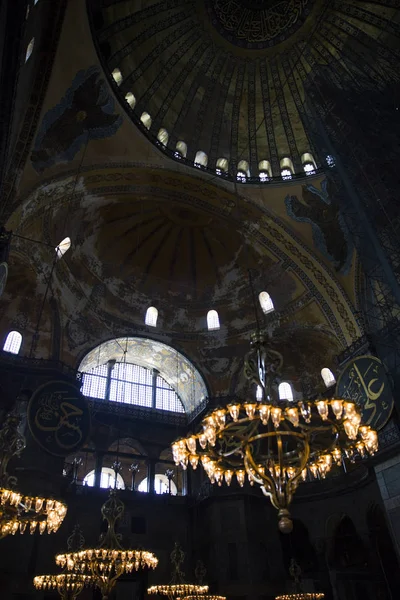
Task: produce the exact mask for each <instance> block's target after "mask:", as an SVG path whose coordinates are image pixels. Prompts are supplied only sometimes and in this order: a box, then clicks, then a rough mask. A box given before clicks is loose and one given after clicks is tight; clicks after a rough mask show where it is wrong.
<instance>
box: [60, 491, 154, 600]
mask: <svg viewBox="0 0 400 600" xmlns="http://www.w3.org/2000/svg"><path fill="white" fill-rule="evenodd" d="M123 513H124V503H123V502H122V501H121V500H120V498H119V497H118V496H117V492H116V490H110V495H109V498H108V500H107V501H106V502H105V503H104V504H103V506H102V507H101V514H102V516H103V519H105V520H106V521H107V524H108V525H107V531H106V533H105V535H104V536H103V537H102V538H101V541H100V544H99V546H98V547H97V548H88V549H86V550H79V551H78V552H68V553H66V554H58V555H57V556H56V564H57V565H58V566H60V567H62V568H63V569H66V570H67V571H73V572H74V573H80V574H82V575H91V576H92V577H93V580H94V583H95V585H97V586H98V587H99V588H100V591H101V593H102V596H103V600H106V599H107V598H108V597H109V595H110V593H111V591H112V589H113V588H114V586H115V584H116V582H117V579H118V578H119V577H121V575H123V574H124V573H132V571H133V570H135V571H138V570H139V569H144V568H146V567H147V568H151V569H155V568H156V566H157V564H158V558H157V557H156V556H155V555H154V554H153V553H152V552H149V551H147V550H132V549H129V550H124V548H123V547H122V546H121V544H120V536H119V535H117V533H116V531H115V525H116V522H117V521H118V519H120V518H121V517H122V515H123Z"/></svg>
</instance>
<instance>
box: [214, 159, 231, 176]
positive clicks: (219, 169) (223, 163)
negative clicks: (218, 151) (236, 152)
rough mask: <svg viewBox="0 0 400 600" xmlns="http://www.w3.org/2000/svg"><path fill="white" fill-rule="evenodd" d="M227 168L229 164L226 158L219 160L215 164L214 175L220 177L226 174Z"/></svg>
mask: <svg viewBox="0 0 400 600" xmlns="http://www.w3.org/2000/svg"><path fill="white" fill-rule="evenodd" d="M228 168H229V162H228V159H227V158H219V159H218V160H217V164H216V169H215V171H216V173H217V175H222V173H227V172H228Z"/></svg>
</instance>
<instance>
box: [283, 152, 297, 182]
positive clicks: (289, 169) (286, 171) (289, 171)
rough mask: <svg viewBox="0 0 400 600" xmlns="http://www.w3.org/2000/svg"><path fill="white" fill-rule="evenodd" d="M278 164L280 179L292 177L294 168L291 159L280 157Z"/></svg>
mask: <svg viewBox="0 0 400 600" xmlns="http://www.w3.org/2000/svg"><path fill="white" fill-rule="evenodd" d="M280 166H281V177H282V179H284V180H287V179H292V177H293V173H294V168H293V163H292V161H291V159H290V158H288V157H285V158H282V160H281V163H280Z"/></svg>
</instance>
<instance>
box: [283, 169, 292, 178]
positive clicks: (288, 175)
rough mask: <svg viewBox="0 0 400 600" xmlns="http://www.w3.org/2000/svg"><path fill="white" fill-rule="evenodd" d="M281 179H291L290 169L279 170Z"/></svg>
mask: <svg viewBox="0 0 400 600" xmlns="http://www.w3.org/2000/svg"><path fill="white" fill-rule="evenodd" d="M281 176H282V179H285V180H286V179H292V177H293V175H292V172H291V170H290V169H282V171H281Z"/></svg>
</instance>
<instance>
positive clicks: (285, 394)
mask: <svg viewBox="0 0 400 600" xmlns="http://www.w3.org/2000/svg"><path fill="white" fill-rule="evenodd" d="M278 393H279V400H288V401H289V402H292V400H293V390H292V386H291V385H290V383H288V382H287V381H283V382H282V383H280V384H279V387H278Z"/></svg>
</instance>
